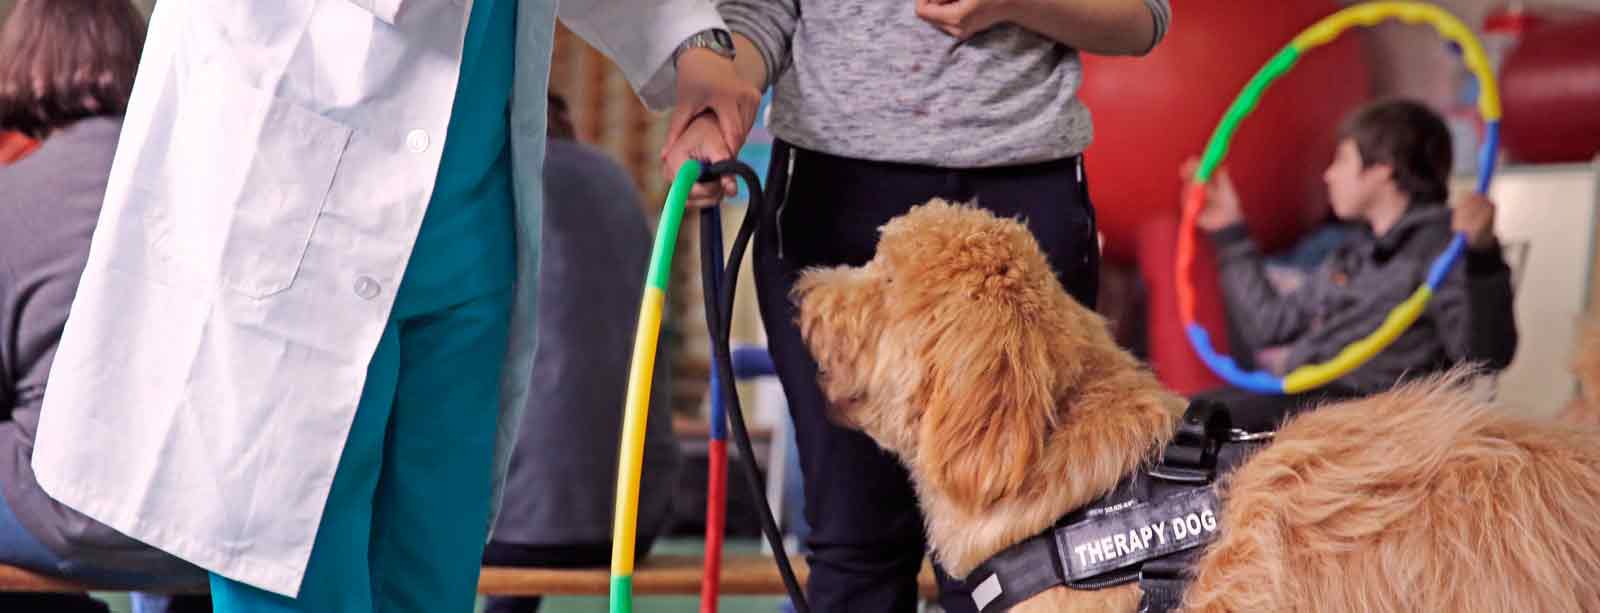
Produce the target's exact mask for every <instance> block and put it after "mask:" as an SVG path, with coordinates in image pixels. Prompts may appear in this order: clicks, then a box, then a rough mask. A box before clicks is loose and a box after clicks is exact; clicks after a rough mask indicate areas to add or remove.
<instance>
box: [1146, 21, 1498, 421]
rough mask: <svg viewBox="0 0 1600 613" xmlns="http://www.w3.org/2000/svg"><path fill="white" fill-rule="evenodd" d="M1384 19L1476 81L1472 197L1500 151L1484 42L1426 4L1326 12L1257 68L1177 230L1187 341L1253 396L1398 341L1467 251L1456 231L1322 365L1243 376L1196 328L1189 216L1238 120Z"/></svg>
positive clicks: (1293, 385) (1210, 149)
mask: <svg viewBox="0 0 1600 613" xmlns="http://www.w3.org/2000/svg"><path fill="white" fill-rule="evenodd" d="M1388 19H1398V20H1400V21H1404V22H1408V23H1426V24H1429V25H1432V26H1433V28H1434V29H1435V30H1438V32H1439V34H1440V35H1441V36H1443V37H1445V38H1447V39H1449V40H1451V41H1453V42H1455V43H1456V44H1458V45H1460V46H1461V50H1462V57H1463V59H1464V60H1465V62H1466V65H1467V68H1469V69H1470V70H1471V71H1472V73H1473V74H1474V75H1475V76H1476V77H1477V79H1478V85H1479V93H1478V113H1479V114H1480V115H1481V116H1482V118H1483V122H1484V124H1485V135H1484V143H1483V147H1482V149H1481V150H1480V151H1479V153H1478V156H1479V157H1478V185H1477V190H1478V193H1480V194H1481V193H1486V192H1487V191H1488V189H1489V181H1490V180H1491V178H1492V177H1493V176H1494V163H1495V157H1496V152H1497V151H1498V149H1499V146H1500V90H1499V88H1498V85H1497V84H1496V83H1495V77H1494V72H1493V71H1492V69H1491V68H1490V66H1489V60H1488V57H1487V56H1486V55H1485V54H1484V52H1483V45H1481V44H1480V43H1479V42H1478V39H1477V37H1476V36H1474V35H1473V33H1472V30H1471V29H1469V28H1468V27H1467V26H1466V25H1465V24H1463V23H1461V20H1459V19H1456V17H1455V16H1454V15H1451V14H1450V13H1449V12H1447V11H1445V10H1443V9H1440V8H1438V7H1436V6H1433V5H1431V4H1425V3H1422V2H1369V3H1366V4H1359V5H1356V6H1352V7H1350V8H1347V9H1344V10H1342V11H1339V12H1337V13H1334V14H1333V15H1330V16H1328V17H1326V18H1324V19H1322V20H1321V21H1319V22H1317V23H1316V24H1314V25H1312V26H1311V27H1309V28H1306V30H1305V31H1303V32H1301V33H1300V34H1299V35H1297V36H1295V37H1294V40H1292V41H1290V42H1289V44H1288V46H1286V47H1284V48H1283V50H1281V51H1279V52H1278V54H1277V55H1276V56H1273V58H1272V59H1271V60H1269V61H1268V62H1267V63H1266V65H1265V66H1262V68H1261V70H1260V71H1258V72H1257V73H1256V75H1255V77H1254V78H1252V79H1251V80H1250V83H1249V84H1248V85H1246V86H1245V88H1244V91H1242V92H1240V93H1239V97H1238V98H1237V99H1235V100H1234V101H1233V105H1232V106H1230V107H1228V112H1227V114H1226V115H1224V116H1223V118H1222V123H1220V124H1219V125H1218V126H1217V129H1216V131H1215V132H1214V133H1212V135H1211V141H1210V143H1209V144H1207V145H1206V151H1205V156H1204V157H1203V158H1202V159H1201V162H1200V169H1199V170H1198V171H1197V172H1196V173H1195V181H1194V183H1192V184H1191V185H1190V186H1189V187H1188V189H1187V191H1185V192H1184V203H1183V222H1182V224H1183V225H1182V227H1181V229H1180V231H1179V233H1178V262H1177V264H1178V274H1177V277H1178V281H1177V283H1178V287H1177V289H1178V314H1179V317H1180V318H1181V319H1182V321H1183V325H1184V331H1185V332H1186V333H1187V334H1188V337H1189V343H1190V344H1191V345H1193V346H1194V350H1195V352H1196V353H1198V354H1199V355H1200V358H1201V360H1203V361H1205V363H1206V365H1207V366H1209V367H1210V368H1211V370H1212V371H1213V372H1216V373H1217V375H1218V376H1220V377H1222V378H1223V379H1224V380H1226V381H1227V382H1228V383H1230V384H1232V385H1235V386H1238V387H1240V388H1244V389H1247V390H1251V391H1254V392H1258V393H1269V394H1295V393H1300V392H1305V391H1308V390H1312V389H1316V388H1317V387H1320V386H1322V385H1325V384H1327V383H1328V382H1330V381H1333V380H1334V379H1337V378H1339V377H1341V376H1343V375H1344V374H1345V373H1348V372H1350V371H1352V370H1355V369H1356V368H1357V367H1359V366H1361V365H1362V364H1363V363H1365V362H1366V361H1367V360H1369V359H1372V356H1374V355H1377V354H1378V353H1379V352H1380V351H1383V349H1384V348H1385V347H1388V346H1389V344H1390V343H1393V342H1394V340H1395V339H1396V338H1399V336H1400V334H1401V333H1402V332H1405V330H1406V328H1409V327H1411V324H1412V323H1413V322H1415V321H1416V320H1417V318H1418V317H1420V316H1421V315H1422V312H1423V307H1424V306H1426V305H1427V304H1428V300H1429V298H1431V297H1432V296H1433V292H1434V290H1436V289H1438V287H1439V284H1440V283H1441V282H1442V281H1443V280H1444V277H1445V275H1446V274H1447V273H1449V271H1450V269H1451V267H1453V266H1454V265H1455V263H1456V260H1458V259H1460V257H1461V252H1462V251H1463V250H1464V249H1465V246H1466V236H1465V235H1464V234H1457V235H1456V237H1455V239H1454V240H1452V241H1450V245H1449V246H1448V247H1446V248H1445V250H1444V253H1441V254H1439V257H1438V258H1437V259H1435V260H1434V262H1433V265H1432V267H1431V268H1430V269H1429V271H1428V278H1427V280H1426V281H1425V282H1424V283H1423V284H1422V286H1421V287H1418V288H1417V291H1416V292H1415V293H1413V294H1412V295H1411V297H1410V298H1407V299H1406V300H1405V301H1404V302H1402V303H1400V305H1399V306H1396V307H1395V308H1394V309H1393V310H1391V311H1390V312H1389V315H1388V317H1387V318H1386V319H1384V321H1383V324H1382V325H1380V326H1378V329H1377V330H1375V331H1373V332H1372V334H1370V335H1368V336H1367V337H1366V338H1363V339H1361V340H1359V341H1356V342H1354V343H1351V344H1350V345H1348V346H1346V347H1345V348H1344V349H1343V350H1341V351H1340V352H1339V354H1338V355H1336V356H1334V357H1333V358H1332V359H1330V360H1328V361H1327V362H1323V363H1321V364H1308V365H1305V366H1301V367H1299V368H1297V369H1295V370H1294V371H1292V372H1290V373H1288V374H1287V375H1284V376H1283V377H1282V378H1278V377H1277V376H1274V375H1272V374H1271V373H1267V372H1262V371H1245V370H1243V369H1241V368H1239V366H1238V364H1237V363H1235V362H1234V361H1233V359H1232V358H1229V357H1227V356H1224V355H1221V354H1219V353H1217V352H1216V350H1215V349H1213V348H1212V346H1211V337H1210V335H1209V334H1207V333H1206V330H1205V328H1202V327H1200V324H1198V323H1195V317H1194V285H1193V281H1192V274H1191V268H1192V264H1193V262H1194V241H1195V219H1196V218H1197V217H1198V216H1199V214H1200V211H1201V210H1203V209H1204V208H1205V184H1206V183H1207V182H1208V181H1210V180H1211V177H1212V175H1213V174H1214V173H1215V172H1216V170H1217V167H1218V166H1220V165H1221V164H1222V160H1223V158H1224V157H1226V156H1227V154H1228V145H1229V143H1230V142H1231V140H1232V139H1233V134H1234V132H1235V131H1237V130H1238V128H1239V122H1240V121H1243V120H1244V118H1245V117H1246V116H1248V115H1249V114H1250V112H1251V111H1253V110H1254V109H1255V108H1256V105H1257V104H1258V103H1259V102H1260V99H1261V94H1262V92H1263V91H1265V90H1266V89H1267V87H1268V86H1269V85H1271V84H1272V83H1273V81H1275V80H1277V78H1278V77H1280V76H1282V75H1283V74H1284V73H1285V72H1288V71H1289V69H1290V68H1292V67H1293V66H1294V65H1295V62H1297V61H1299V59H1300V56H1301V55H1302V54H1304V53H1305V52H1306V51H1309V50H1311V49H1312V48H1314V47H1317V46H1319V45H1323V44H1327V43H1328V42H1329V41H1332V40H1333V39H1335V38H1338V36H1339V35H1340V34H1342V33H1343V32H1344V31H1345V30H1348V29H1350V28H1352V27H1355V26H1371V25H1374V24H1377V23H1379V22H1382V21H1385V20H1388Z"/></svg>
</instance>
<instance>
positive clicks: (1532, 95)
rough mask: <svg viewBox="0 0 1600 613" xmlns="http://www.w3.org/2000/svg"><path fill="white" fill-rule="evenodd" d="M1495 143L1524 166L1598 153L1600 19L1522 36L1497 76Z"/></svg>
mask: <svg viewBox="0 0 1600 613" xmlns="http://www.w3.org/2000/svg"><path fill="white" fill-rule="evenodd" d="M1500 97H1501V99H1502V101H1503V106H1504V107H1505V118H1504V119H1503V120H1502V121H1501V125H1500V143H1501V147H1502V148H1503V149H1504V150H1505V152H1506V155H1507V157H1509V158H1510V159H1511V160H1513V161H1516V162H1521V163H1529V164H1544V163H1555V162H1582V161H1588V160H1590V159H1592V158H1594V156H1595V155H1596V153H1600V17H1593V18H1584V19H1579V20H1574V21H1567V22H1556V23H1547V24H1545V25H1541V26H1539V27H1537V28H1534V29H1533V30H1532V31H1530V32H1528V33H1527V34H1526V35H1524V36H1523V38H1522V40H1521V42H1520V43H1519V44H1518V45H1517V48H1516V49H1515V50H1514V51H1512V52H1511V56H1510V57H1508V58H1506V63H1505V66H1504V68H1502V69H1501V75H1500Z"/></svg>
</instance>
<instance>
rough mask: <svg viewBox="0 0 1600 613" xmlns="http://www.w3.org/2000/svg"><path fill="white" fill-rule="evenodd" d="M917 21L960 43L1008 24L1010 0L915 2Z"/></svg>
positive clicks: (926, 0)
mask: <svg viewBox="0 0 1600 613" xmlns="http://www.w3.org/2000/svg"><path fill="white" fill-rule="evenodd" d="M916 3H917V17H920V18H922V20H923V21H926V22H928V23H930V24H933V26H934V27H936V28H939V29H940V30H942V31H943V32H944V33H945V34H949V35H951V36H954V37H956V38H957V39H960V40H966V39H969V38H972V37H973V36H974V35H976V34H977V33H979V32H982V31H984V30H987V29H989V28H992V27H994V26H995V25H997V24H999V23H1002V22H1005V21H1009V20H1010V19H1009V18H1010V15H1011V14H1010V12H1009V7H1010V2H1008V1H1007V0H916Z"/></svg>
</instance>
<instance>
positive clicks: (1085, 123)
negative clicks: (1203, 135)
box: [717, 0, 1171, 168]
mask: <svg viewBox="0 0 1600 613" xmlns="http://www.w3.org/2000/svg"><path fill="white" fill-rule="evenodd" d="M1144 2H1145V4H1146V5H1147V6H1148V7H1149V8H1150V13H1151V18H1152V19H1153V20H1154V21H1155V32H1156V34H1155V37H1154V38H1153V39H1152V40H1151V41H1150V46H1151V47H1152V48H1153V47H1154V46H1155V44H1156V43H1157V42H1159V41H1160V40H1161V38H1162V37H1163V36H1164V35H1165V33H1166V31H1167V25H1168V22H1169V21H1170V19H1171V8H1170V6H1169V4H1168V0H1144ZM717 9H718V11H719V12H720V13H722V17H723V19H724V20H726V21H727V23H728V27H730V28H732V29H733V31H735V32H738V33H740V34H744V35H745V36H747V37H749V38H750V40H751V41H753V42H754V43H755V44H756V47H758V48H759V50H760V52H761V57H762V60H763V61H765V63H766V65H767V74H768V75H769V76H768V80H769V81H771V84H772V88H773V89H772V93H773V101H772V108H771V116H770V122H769V124H768V128H769V129H770V130H771V131H772V133H773V135H775V136H777V137H778V138H780V139H783V140H785V141H788V142H790V143H792V144H794V145H797V146H800V147H803V148H806V149H811V150H815V151H821V152H824V153H830V154H833V155H838V156H843V157H850V158H858V159H868V160H879V161H888V162H902V163H911V164H921V165H928V166H938V167H943V168H979V167H991V166H1008V165H1014V164H1022V163H1029V162H1040V161H1045V160H1052V159H1058V158H1063V157H1067V156H1071V155H1075V154H1077V153H1080V152H1082V151H1083V150H1084V149H1085V148H1086V147H1088V146H1089V142H1090V140H1092V138H1093V135H1094V133H1093V127H1092V125H1091V123H1090V120H1089V110H1088V109H1087V108H1086V107H1085V106H1084V105H1083V103H1082V102H1081V101H1079V100H1078V97H1077V94H1078V87H1079V84H1080V83H1081V82H1082V80H1083V69H1082V64H1081V63H1080V62H1079V61H1078V52H1077V51H1076V50H1074V49H1072V48H1070V47H1068V46H1066V45H1063V44H1060V43H1057V42H1055V41H1053V40H1051V39H1049V38H1046V37H1045V36H1043V35H1041V34H1037V33H1034V32H1032V31H1030V30H1027V29H1024V28H1022V27H1020V26H1016V25H1010V24H1005V25H1000V26H997V27H994V28H991V29H989V30H986V31H984V32H981V33H979V34H978V35H976V36H974V37H972V38H970V39H968V40H967V41H965V42H961V41H958V40H957V39H955V38H952V37H951V36H949V35H947V34H945V33H944V32H941V31H939V30H938V29H936V28H935V27H934V26H933V25H931V24H929V23H927V22H925V21H923V20H922V19H920V18H918V17H917V15H916V3H915V2H914V0H850V1H840V0H820V1H818V0H809V1H808V0H717ZM774 75H775V76H774Z"/></svg>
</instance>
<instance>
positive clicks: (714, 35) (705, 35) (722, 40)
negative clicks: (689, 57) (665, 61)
mask: <svg viewBox="0 0 1600 613" xmlns="http://www.w3.org/2000/svg"><path fill="white" fill-rule="evenodd" d="M694 48H700V49H710V50H711V51H713V52H715V53H716V54H717V55H720V56H722V57H725V58H728V59H730V60H731V59H733V35H732V34H730V33H728V31H727V30H723V29H720V28H711V29H706V30H701V31H699V32H695V33H694V34H693V35H691V36H689V38H686V39H684V41H683V42H682V43H681V44H679V45H678V50H677V51H674V52H672V63H673V64H677V63H678V56H679V55H682V54H683V52H684V50H686V49H694Z"/></svg>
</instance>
